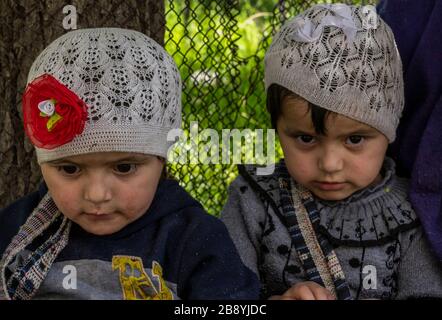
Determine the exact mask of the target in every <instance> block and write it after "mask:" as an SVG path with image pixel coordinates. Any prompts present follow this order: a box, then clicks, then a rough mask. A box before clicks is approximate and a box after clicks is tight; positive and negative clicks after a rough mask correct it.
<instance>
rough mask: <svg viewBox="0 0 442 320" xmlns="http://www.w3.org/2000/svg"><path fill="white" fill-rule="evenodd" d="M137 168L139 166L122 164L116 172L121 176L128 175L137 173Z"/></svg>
mask: <svg viewBox="0 0 442 320" xmlns="http://www.w3.org/2000/svg"><path fill="white" fill-rule="evenodd" d="M136 168H137V165H136V164H133V163H120V164H117V165H116V166H115V168H114V170H115V171H116V172H117V173H120V174H128V173H132V172H133V171H135V170H136Z"/></svg>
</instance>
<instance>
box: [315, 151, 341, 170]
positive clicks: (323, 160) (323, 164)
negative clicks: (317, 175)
mask: <svg viewBox="0 0 442 320" xmlns="http://www.w3.org/2000/svg"><path fill="white" fill-rule="evenodd" d="M318 167H319V169H320V170H322V171H323V172H325V173H328V174H329V173H335V172H338V171H341V170H342V169H343V168H344V159H343V158H342V157H341V156H340V154H339V151H338V150H336V149H334V148H326V149H324V152H323V153H322V155H321V156H320V157H319V160H318Z"/></svg>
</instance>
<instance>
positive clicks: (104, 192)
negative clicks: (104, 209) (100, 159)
mask: <svg viewBox="0 0 442 320" xmlns="http://www.w3.org/2000/svg"><path fill="white" fill-rule="evenodd" d="M84 188H85V189H84V198H85V200H87V201H90V202H92V203H94V204H100V203H103V202H107V201H109V200H110V199H111V198H112V196H111V190H110V188H109V184H108V183H107V182H106V179H105V177H101V176H95V177H91V178H90V179H88V181H87V182H86V184H85V187H84Z"/></svg>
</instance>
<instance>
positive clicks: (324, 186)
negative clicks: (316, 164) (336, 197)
mask: <svg viewBox="0 0 442 320" xmlns="http://www.w3.org/2000/svg"><path fill="white" fill-rule="evenodd" d="M314 185H315V186H316V187H317V188H318V189H320V190H322V191H338V190H341V189H343V188H344V186H345V182H327V181H315V182H314Z"/></svg>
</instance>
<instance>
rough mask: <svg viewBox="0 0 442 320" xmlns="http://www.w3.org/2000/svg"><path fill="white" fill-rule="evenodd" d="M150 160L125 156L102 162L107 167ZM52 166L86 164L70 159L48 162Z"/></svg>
mask: <svg viewBox="0 0 442 320" xmlns="http://www.w3.org/2000/svg"><path fill="white" fill-rule="evenodd" d="M148 160H150V158H148V157H143V156H127V157H122V158H118V159H114V160H111V161H105V162H103V164H105V165H109V164H114V163H118V162H137V163H142V162H146V161H148ZM49 163H50V164H52V165H59V164H64V163H71V164H74V165H84V164H87V162H77V161H73V160H70V159H59V160H54V161H50V162H49Z"/></svg>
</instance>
